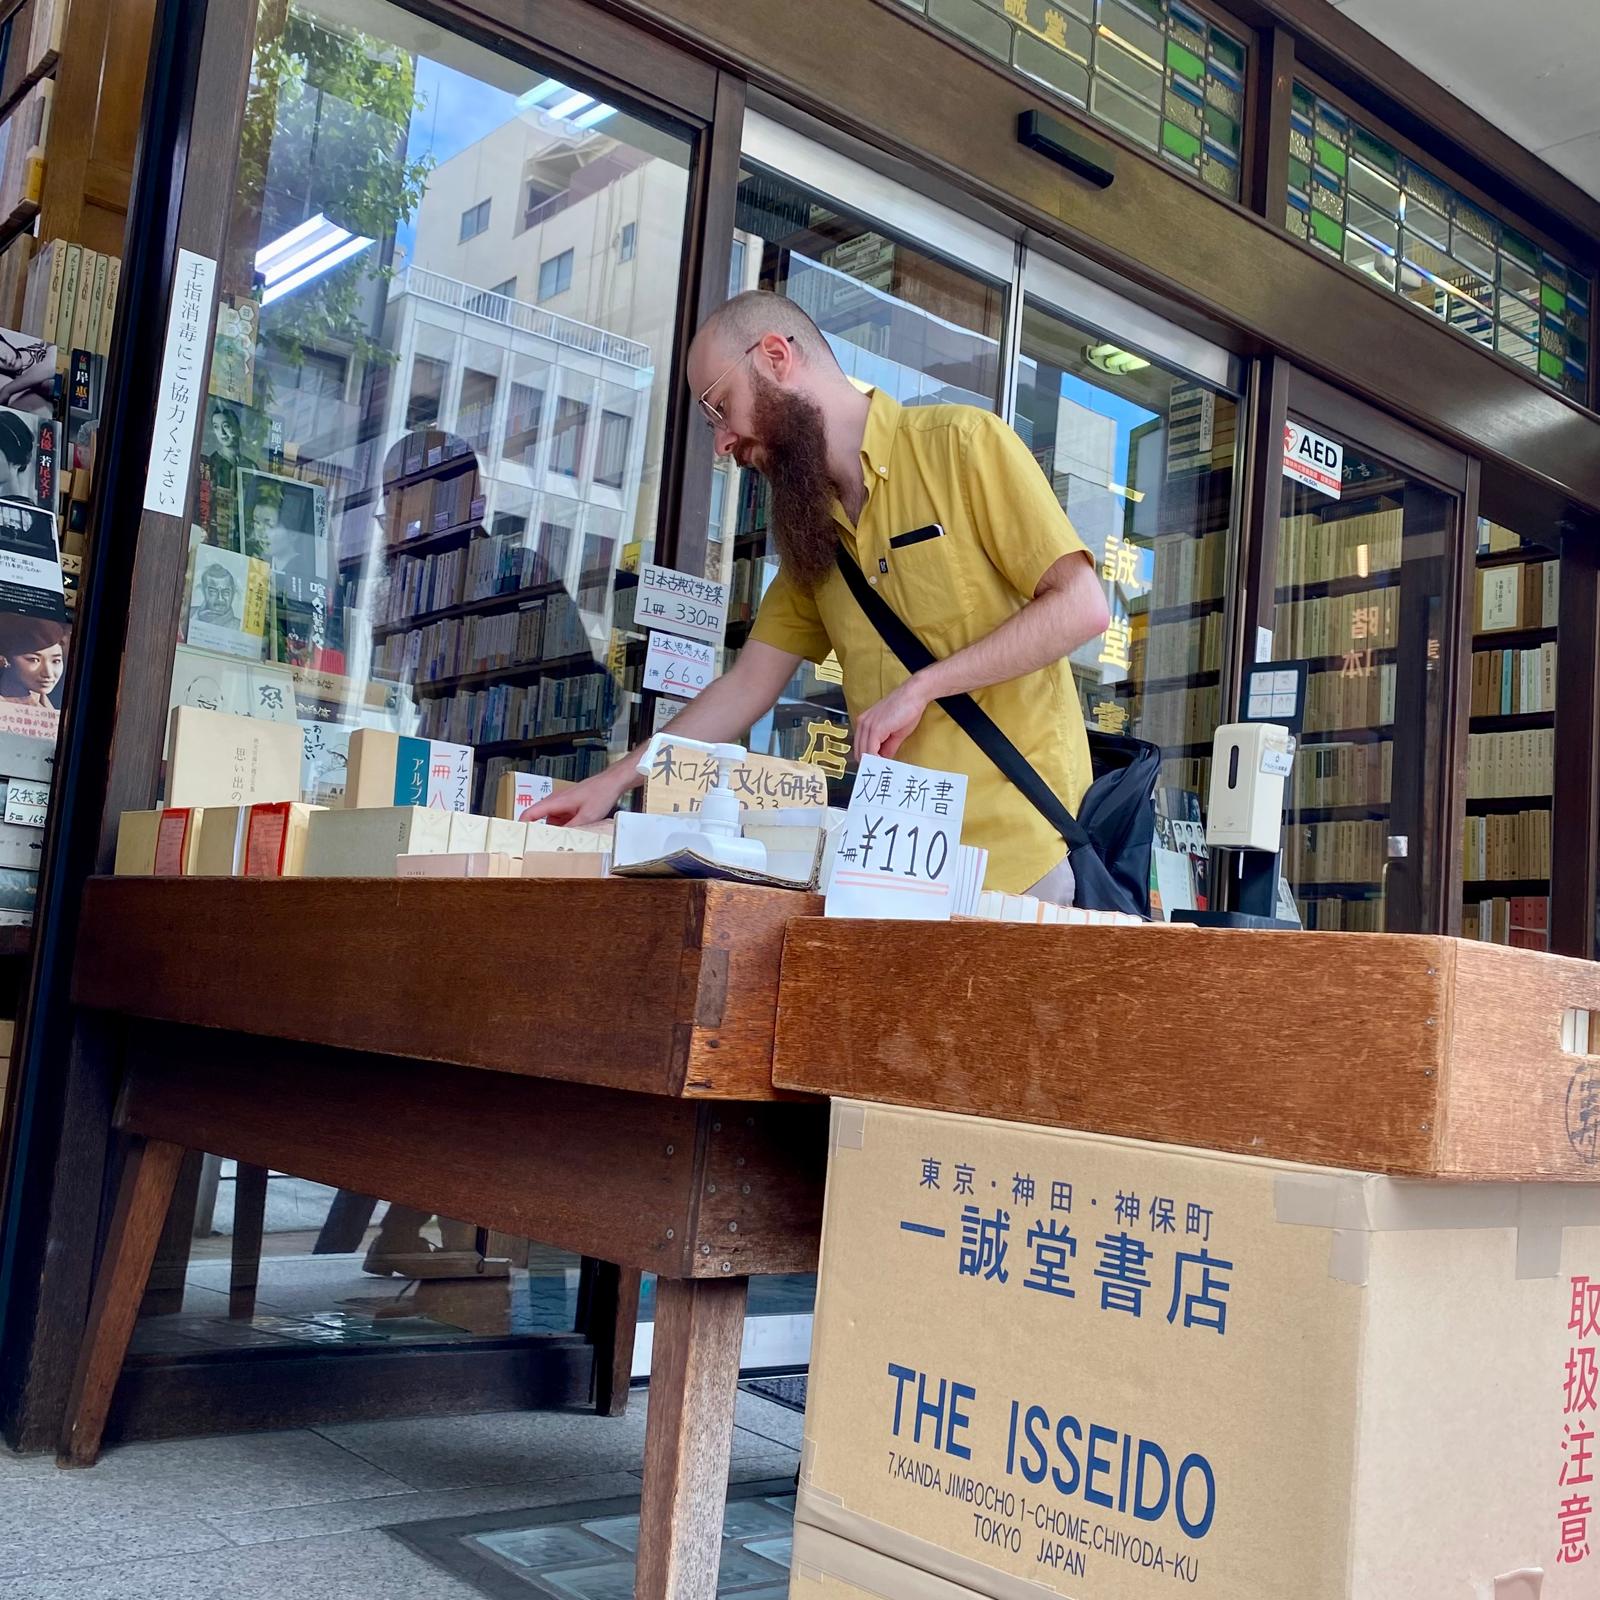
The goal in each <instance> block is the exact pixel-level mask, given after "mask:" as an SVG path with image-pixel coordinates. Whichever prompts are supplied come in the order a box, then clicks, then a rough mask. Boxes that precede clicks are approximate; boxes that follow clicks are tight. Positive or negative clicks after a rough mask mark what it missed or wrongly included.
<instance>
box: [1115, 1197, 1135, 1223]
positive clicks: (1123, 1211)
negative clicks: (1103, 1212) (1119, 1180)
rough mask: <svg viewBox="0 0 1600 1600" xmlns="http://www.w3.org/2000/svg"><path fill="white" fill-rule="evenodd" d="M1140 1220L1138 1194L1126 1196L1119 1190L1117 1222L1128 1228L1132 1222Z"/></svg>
mask: <svg viewBox="0 0 1600 1600" xmlns="http://www.w3.org/2000/svg"><path fill="white" fill-rule="evenodd" d="M1138 1220H1139V1197H1138V1195H1136V1194H1124V1193H1123V1192H1122V1190H1120V1189H1118V1190H1117V1221H1118V1222H1120V1223H1122V1224H1123V1225H1124V1226H1126V1225H1127V1224H1128V1223H1130V1222H1137V1221H1138Z"/></svg>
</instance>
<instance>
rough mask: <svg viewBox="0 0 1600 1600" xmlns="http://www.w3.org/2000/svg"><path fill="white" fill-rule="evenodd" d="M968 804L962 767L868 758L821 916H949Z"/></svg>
mask: <svg viewBox="0 0 1600 1600" xmlns="http://www.w3.org/2000/svg"><path fill="white" fill-rule="evenodd" d="M966 803H967V780H966V777H965V775H964V774H962V773H955V772H937V771H935V770H933V769H932V768H929V767H913V766H910V765H908V764H907V763H906V762H904V761H888V760H885V759H884V758H883V757H882V756H869V757H868V758H867V759H866V760H865V761H863V762H862V763H861V770H860V771H859V772H858V773H857V774H856V785H855V790H854V792H853V794H852V796H851V799H850V809H849V812H848V814H847V815H846V818H845V825H844V830H843V832H842V833H841V835H840V838H839V853H838V857H837V859H836V860H835V861H834V864H833V876H832V878H831V879H830V880H829V884H828V897H827V906H826V910H827V914H828V915H829V916H830V917H896V918H900V919H903V920H906V921H916V922H945V921H948V920H949V917H950V906H951V900H952V887H953V884H954V881H955V875H956V847H957V846H958V845H959V844H960V843H961V817H962V813H963V812H964V810H965V809H966Z"/></svg>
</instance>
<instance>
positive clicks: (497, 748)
mask: <svg viewBox="0 0 1600 1600" xmlns="http://www.w3.org/2000/svg"><path fill="white" fill-rule="evenodd" d="M386 469H387V470H386V472H385V474H384V476H383V479H382V483H381V488H379V489H374V488H372V487H369V486H363V487H360V488H358V489H357V490H356V491H355V492H354V493H352V494H350V495H348V496H347V497H346V498H345V499H344V500H343V502H342V503H341V506H340V517H341V526H343V527H352V528H356V529H359V528H360V526H361V524H362V520H363V519H362V517H361V512H362V511H363V510H364V509H365V508H367V507H370V506H373V505H374V504H376V503H377V501H378V498H379V495H380V494H381V498H382V506H383V524H384V533H385V542H384V544H383V546H382V549H381V551H378V552H370V553H369V552H366V551H363V550H360V549H352V550H347V551H345V552H343V553H342V554H341V557H340V561H339V569H340V581H341V585H342V590H343V593H342V595H341V600H342V602H343V605H344V610H345V614H346V616H359V615H360V614H361V613H362V610H363V606H362V605H361V604H360V603H359V602H360V601H361V600H362V599H363V598H364V599H365V601H366V609H367V610H368V611H369V612H370V619H371V620H370V628H369V635H370V649H371V670H372V673H373V675H374V676H375V677H379V678H383V679H388V680H398V681H400V682H402V683H404V684H406V685H408V686H409V688H410V690H411V692H412V694H413V696H414V697H415V699H416V703H417V707H418V711H419V713H420V727H419V729H418V731H419V733H421V734H422V736H424V737H427V738H434V739H444V740H448V741H450V742H452V743H458V744H469V745H471V746H472V747H473V749H474V752H475V754H476V756H477V760H478V769H477V781H478V783H479V784H481V785H485V786H486V785H487V783H488V781H489V777H490V774H489V771H488V767H487V763H489V762H492V761H494V760H496V759H497V758H517V759H530V762H531V765H532V767H533V770H536V771H541V772H547V773H548V774H549V775H550V776H553V777H559V778H579V777H587V776H588V775H589V774H590V772H592V771H595V770H598V768H600V767H602V766H604V765H605V764H606V762H607V760H608V747H609V743H610V739H611V729H612V724H613V723H614V722H615V720H616V717H617V715H618V713H619V712H620V710H621V709H622V696H621V693H620V691H619V689H618V687H617V684H616V681H615V680H614V679H613V677H612V676H611V673H610V671H609V670H608V668H607V665H606V663H605V661H604V660H597V659H596V656H595V648H594V644H593V641H592V640H591V638H590V636H589V632H588V627H587V625H586V624H585V622H584V618H583V615H582V612H581V610H580V608H579V606H578V604H577V601H576V600H575V599H574V598H573V597H572V595H571V594H570V593H569V592H568V590H567V587H566V585H565V583H564V582H562V581H561V580H560V579H559V578H558V577H555V576H552V563H551V561H549V560H547V558H546V553H545V552H543V551H541V550H535V549H534V548H533V547H532V545H531V543H530V537H531V530H530V529H529V528H527V527H524V526H521V525H518V526H516V527H514V528H511V529H495V528H493V527H492V526H491V523H490V520H489V518H488V515H487V512H488V507H487V503H486V496H485V493H484V487H483V484H482V481H481V479H480V477H479V471H478V458H477V456H476V454H475V453H474V452H473V451H472V450H471V449H470V447H468V446H466V445H465V443H464V441H462V440H460V439H457V438H454V437H451V436H447V435H445V434H443V433H441V432H439V431H438V430H436V429H429V430H417V431H414V432H412V433H410V434H408V435H407V436H406V437H405V438H404V439H403V440H402V441H401V444H400V445H398V446H396V447H395V450H394V451H391V455H390V459H389V461H388V462H387V463H386ZM370 554H375V555H377V557H378V560H379V563H380V568H379V570H378V571H377V572H376V573H373V574H371V576H370V579H368V577H367V576H366V573H367V568H368V563H369V555H370ZM570 555H571V551H570V548H569V547H565V546H564V547H562V549H561V550H560V553H559V556H558V557H557V559H558V560H559V561H560V562H561V563H562V564H563V565H565V563H566V561H567V559H568V558H569V557H570ZM619 576H621V577H631V576H632V575H631V574H619ZM618 588H619V589H622V590H625V589H626V584H619V585H618ZM369 590H370V592H368V591H369ZM352 602H356V603H352ZM480 792H481V791H480Z"/></svg>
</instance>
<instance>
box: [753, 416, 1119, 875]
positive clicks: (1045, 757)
mask: <svg viewBox="0 0 1600 1600" xmlns="http://www.w3.org/2000/svg"><path fill="white" fill-rule="evenodd" d="M861 467H862V475H863V481H864V482H865V484H866V490H867V498H866V502H865V504H864V505H863V507H862V511H861V517H860V521H859V522H858V523H857V524H856V525H855V526H853V527H852V526H851V524H850V521H849V519H848V518H847V517H846V516H845V514H844V511H843V508H842V507H840V506H839V505H838V503H837V502H835V504H834V519H835V521H836V522H837V523H838V525H839V536H840V539H841V541H842V542H843V544H844V546H845V548H846V549H847V550H849V551H850V553H851V554H852V555H853V556H854V557H855V558H856V560H857V562H859V563H860V566H861V570H862V571H863V572H864V573H866V575H867V578H868V580H869V581H870V582H872V583H873V584H874V585H875V586H876V587H877V589H878V592H879V593H880V594H881V595H882V596H883V598H884V599H885V600H887V601H888V602H889V604H890V605H891V606H892V607H893V608H894V609H895V611H896V612H898V613H899V615H900V617H901V619H902V620H903V621H904V622H905V623H906V624H907V625H908V626H909V627H910V628H911V629H912V630H913V631H914V632H915V633H916V634H917V635H918V636H919V637H920V638H921V639H922V641H923V643H924V644H926V645H927V646H928V648H929V649H930V650H931V651H932V652H933V653H934V655H936V656H938V657H940V658H941V659H942V658H944V657H945V656H949V655H953V654H954V653H955V652H956V651H957V650H961V649H964V648H965V647H966V646H967V645H969V644H972V643H974V642H975V641H977V640H978V639H981V638H983V637H984V636H985V635H986V634H989V633H992V632H993V631H994V630H995V629H996V628H997V627H999V625H1000V624H1001V623H1002V622H1004V621H1005V620H1006V619H1007V618H1008V617H1011V616H1014V615H1015V614H1016V613H1017V612H1018V611H1020V610H1021V609H1022V607H1023V606H1024V605H1026V604H1027V603H1028V601H1029V600H1031V599H1032V598H1033V595H1034V591H1035V589H1036V588H1037V587H1038V583H1039V580H1040V579H1041V578H1042V577H1043V576H1044V574H1045V573H1046V572H1047V571H1049V569H1050V568H1051V567H1052V566H1053V565H1054V564H1055V563H1056V562H1057V561H1058V560H1060V558H1061V557H1062V556H1066V555H1073V554H1077V553H1087V552H1086V549H1085V546H1084V543H1083V541H1082V539H1080V538H1079V537H1078V535H1077V533H1076V532H1075V531H1074V530H1073V527H1072V524H1071V523H1070V522H1069V521H1068V520H1067V516H1066V513H1065V512H1064V511H1063V510H1062V509H1061V506H1060V504H1059V503H1058V501H1057V500H1056V497H1055V494H1054V492H1053V491H1052V490H1051V488H1050V484H1049V482H1048V480H1047V479H1046V478H1045V475H1044V473H1043V471H1042V470H1041V469H1040V467H1039V465H1038V463H1037V462H1036V461H1035V460H1034V459H1033V457H1032V456H1031V455H1030V454H1029V453H1028V447H1027V446H1026V445H1025V444H1023V442H1022V440H1021V439H1020V438H1018V436H1017V435H1016V433H1014V432H1013V431H1012V430H1011V429H1010V428H1009V427H1007V426H1006V424H1005V423H1004V422H1002V421H1001V420H1000V419H999V418H998V417H997V416H995V415H994V414H993V413H992V412H988V411H982V410H979V409H978V408H977V407H975V406H954V405H940V406H912V407H902V406H901V405H900V404H899V403H898V402H897V401H896V400H894V399H893V398H892V397H891V396H889V395H887V394H884V393H883V392H882V391H881V390H874V391H873V393H872V403H871V409H870V411H869V413H868V417H867V429H866V435H865V437H864V438H863V440H862V447H861ZM932 526H937V527H939V528H942V529H943V532H942V533H941V534H936V535H928V534H926V532H925V531H924V530H926V529H928V528H930V527H932ZM908 535H920V536H917V537H910V538H908V537H907V536H908ZM750 637H751V638H752V639H759V640H760V641H761V642H762V643H764V644H769V645H772V646H773V647H774V648H775V649H778V650H787V651H789V652H791V653H793V654H795V655H800V656H804V657H806V658H807V659H809V660H811V661H821V660H822V659H823V658H824V657H825V656H826V655H827V654H828V652H829V651H830V650H832V651H834V652H835V653H836V654H837V656H838V658H839V664H840V666H841V667H842V669H843V671H844V692H845V703H846V704H847V705H848V707H849V709H850V715H851V717H852V718H854V717H857V716H859V715H860V714H861V713H862V712H863V711H865V710H867V708H868V707H870V706H872V705H875V704H876V703H877V702H878V701H879V700H881V699H882V698H883V697H884V696H885V695H886V694H888V693H889V691H890V690H891V689H893V688H895V687H896V686H897V685H898V684H901V683H903V682H904V681H905V680H906V678H907V677H908V676H909V674H908V673H907V671H906V669H905V668H904V667H903V666H901V664H900V662H899V660H898V659H897V658H896V656H895V655H894V653H893V651H891V650H890V649H889V647H888V646H887V645H886V644H885V643H884V642H883V640H882V639H881V638H880V637H879V635H878V631H877V629H876V628H874V627H873V625H872V623H871V622H870V621H868V619H867V617H866V615H865V613H864V612H863V611H862V610H861V607H860V606H859V605H858V604H857V603H856V600H855V597H854V596H853V595H852V594H851V593H850V590H849V588H848V587H847V586H846V584H845V581H844V579H843V577H842V576H840V574H839V573H838V572H837V571H835V572H831V573H830V574H829V575H828V577H827V578H826V579H824V580H823V582H822V583H821V584H819V585H818V587H817V589H816V591H815V593H813V594H810V595H807V594H804V593H802V592H801V591H800V590H799V589H797V588H796V587H795V585H794V584H793V583H792V582H791V581H790V580H789V579H788V577H787V576H785V575H784V574H783V573H782V572H780V573H779V574H778V576H777V577H776V579H774V581H773V583H772V586H771V587H770V588H769V589H768V590H767V593H766V596H765V598H764V599H763V600H762V602H761V609H760V612H759V613H758V614H757V616H756V620H755V624H754V626H753V628H752V629H751V634H750ZM974 698H975V699H976V700H977V701H978V703H979V704H980V705H981V706H982V707H983V709H984V710H985V711H987V712H988V713H989V715H990V716H991V717H993V718H994V720H995V721H996V722H998V723H999V724H1000V726H1001V727H1002V728H1003V729H1004V730H1005V732H1006V734H1007V736H1008V737H1009V738H1010V740H1011V742H1012V743H1013V744H1015V745H1016V747H1017V748H1018V749H1019V750H1020V751H1021V752H1022V753H1023V754H1024V755H1025V756H1026V757H1027V758H1028V760H1029V761H1031V762H1032V763H1033V765H1034V767H1035V768H1036V769H1037V771H1038V772H1039V774H1040V776H1041V777H1043V778H1044V780H1045V782H1046V783H1048V784H1049V785H1050V787H1051V788H1052V789H1053V790H1054V791H1055V792H1056V793H1057V794H1058V795H1060V796H1061V798H1062V799H1063V800H1064V801H1065V802H1066V803H1067V805H1068V806H1069V807H1071V808H1072V809H1073V810H1074V811H1076V810H1077V808H1078V804H1079V802H1080V801H1081V800H1082V798H1083V792H1084V790H1085V789H1086V788H1087V787H1088V785H1089V777H1090V768H1089V742H1088V737H1087V735H1086V733H1085V731H1084V726H1083V712H1082V710H1081V709H1080V707H1079V704H1078V695H1077V690H1076V688H1075V686H1074V684H1073V681H1072V669H1071V667H1070V666H1069V665H1068V663H1067V662H1066V661H1065V660H1061V661H1057V662H1053V663H1052V664H1051V665H1050V666H1048V667H1044V668H1041V669H1040V670H1039V671H1037V672H1031V673H1029V674H1027V676H1025V677H1021V678H1013V679H1012V680H1010V681H1009V682H1007V683H998V684H995V685H993V686H992V687H990V688H987V689H979V690H978V691H977V692H976V694H975V695H974ZM898 759H900V760H903V761H910V762H913V763H915V764H916V765H918V766H924V767H937V768H940V769H941V770H943V771H947V772H964V773H966V774H967V810H966V820H965V823H964V825H963V828H962V838H963V839H964V841H965V842H966V843H968V844H975V845H981V846H982V847H983V848H985V849H986V850H988V852H989V872H988V878H987V883H988V886H989V887H990V888H992V889H1003V890H1005V891H1006V892H1008V893H1011V894H1019V893H1021V892H1022V891H1024V890H1025V889H1028V888H1029V887H1031V886H1032V885H1033V884H1035V883H1037V882H1038V881H1039V879H1040V878H1042V877H1044V875H1045V874H1046V873H1047V872H1049V871H1050V870H1051V869H1052V868H1053V867H1054V866H1056V865H1057V863H1059V862H1060V860H1061V858H1062V857H1063V856H1064V855H1065V854H1066V846H1065V845H1064V844H1063V843H1062V840H1061V836H1060V835H1059V834H1058V833H1057V832H1056V831H1055V829H1053V828H1052V827H1051V826H1050V825H1049V823H1047V822H1046V821H1045V820H1044V818H1043V817H1042V816H1040V814H1039V813H1038V812H1037V811H1036V810H1035V809H1034V808H1033V806H1032V805H1031V804H1030V803H1029V802H1028V800H1027V799H1026V798H1025V797H1024V796H1023V795H1022V794H1021V792H1020V791H1019V790H1018V789H1017V788H1016V787H1015V786H1014V785H1013V784H1012V783H1011V782H1010V781H1009V780H1008V779H1007V778H1005V777H1004V776H1003V775H1002V774H1001V772H1000V771H999V769H998V768H996V767H995V765H994V764H993V763H992V762H991V761H990V760H989V758H988V757H987V756H986V755H984V753H983V752H982V751H981V750H979V749H978V747H977V746H976V745H975V744H974V743H973V742H972V740H971V739H970V738H969V737H968V736H967V735H966V734H965V733H963V732H962V731H961V729H960V728H958V727H957V726H956V725H955V723H954V722H952V721H951V720H950V718H949V717H948V716H947V715H946V714H945V712H944V711H943V710H941V709H940V707H939V706H937V705H930V706H929V707H928V709H927V711H925V712H924V713H923V716H922V721H921V722H920V723H919V724H918V726H917V730H916V732H915V733H913V734H912V735H911V737H910V738H909V739H907V740H906V742H905V743H904V744H903V745H902V746H901V747H900V750H899V752H898Z"/></svg>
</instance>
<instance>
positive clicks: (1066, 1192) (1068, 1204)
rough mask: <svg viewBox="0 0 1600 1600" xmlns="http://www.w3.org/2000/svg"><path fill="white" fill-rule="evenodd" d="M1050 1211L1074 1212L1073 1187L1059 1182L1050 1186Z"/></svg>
mask: <svg viewBox="0 0 1600 1600" xmlns="http://www.w3.org/2000/svg"><path fill="white" fill-rule="evenodd" d="M1050 1209H1051V1210H1052V1211H1065V1212H1068V1213H1069V1214H1070V1213H1071V1211H1072V1185H1071V1184H1070V1183H1061V1182H1059V1181H1057V1182H1055V1183H1052V1184H1051V1185H1050Z"/></svg>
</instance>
